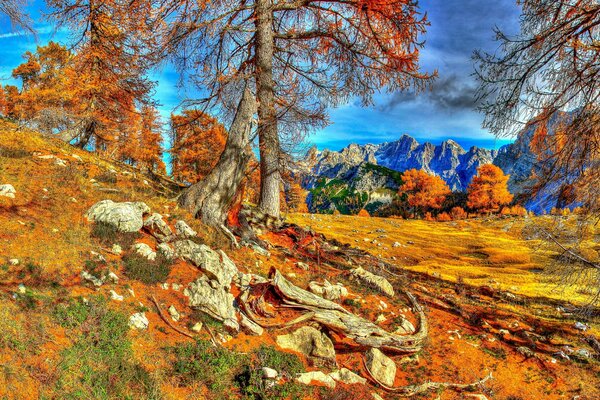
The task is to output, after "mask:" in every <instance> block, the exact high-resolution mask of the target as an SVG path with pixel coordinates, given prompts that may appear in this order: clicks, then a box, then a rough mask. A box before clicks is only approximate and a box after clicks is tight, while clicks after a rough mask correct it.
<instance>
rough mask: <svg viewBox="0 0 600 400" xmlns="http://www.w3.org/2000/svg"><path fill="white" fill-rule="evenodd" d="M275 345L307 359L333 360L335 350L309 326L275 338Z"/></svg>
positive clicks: (328, 340)
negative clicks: (295, 352)
mask: <svg viewBox="0 0 600 400" xmlns="http://www.w3.org/2000/svg"><path fill="white" fill-rule="evenodd" d="M277 344H278V345H279V347H282V348H284V349H288V350H293V351H297V352H298V353H301V354H304V355H305V356H308V357H316V358H323V359H327V360H335V349H334V348H333V343H332V342H331V339H329V337H328V336H327V335H325V334H324V333H322V332H321V331H319V330H317V329H315V328H313V327H311V326H303V327H301V328H299V329H298V330H296V331H295V332H292V333H290V334H288V335H281V336H277Z"/></svg>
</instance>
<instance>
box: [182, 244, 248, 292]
mask: <svg viewBox="0 0 600 400" xmlns="http://www.w3.org/2000/svg"><path fill="white" fill-rule="evenodd" d="M173 245H174V247H175V255H176V256H177V257H181V258H183V259H184V260H186V261H189V262H191V263H192V264H194V265H195V266H196V267H198V268H200V269H201V270H202V271H203V272H204V273H206V274H207V275H208V276H209V277H210V278H211V279H215V280H216V281H217V282H219V283H220V284H221V285H222V286H223V287H226V288H227V289H229V286H230V285H231V281H232V280H233V277H234V276H236V275H237V274H238V272H239V271H238V269H237V267H236V266H235V264H234V263H233V261H231V259H230V258H229V257H228V256H227V254H225V253H224V252H223V251H219V252H216V251H214V250H212V249H211V248H210V247H208V246H207V245H204V244H197V243H194V242H192V241H191V240H180V241H177V242H175V243H174V244H173Z"/></svg>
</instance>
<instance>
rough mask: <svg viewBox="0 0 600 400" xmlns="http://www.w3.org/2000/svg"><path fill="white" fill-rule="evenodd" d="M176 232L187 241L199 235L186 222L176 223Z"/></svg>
mask: <svg viewBox="0 0 600 400" xmlns="http://www.w3.org/2000/svg"><path fill="white" fill-rule="evenodd" d="M175 232H176V233H177V236H179V237H181V238H184V239H187V238H191V237H195V236H197V235H198V233H196V231H195V230H193V229H192V228H190V226H189V225H188V224H187V223H186V222H185V221H177V222H176V223H175Z"/></svg>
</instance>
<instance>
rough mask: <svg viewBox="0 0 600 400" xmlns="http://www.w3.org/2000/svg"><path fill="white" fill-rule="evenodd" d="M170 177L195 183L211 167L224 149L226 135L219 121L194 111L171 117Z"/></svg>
mask: <svg viewBox="0 0 600 400" xmlns="http://www.w3.org/2000/svg"><path fill="white" fill-rule="evenodd" d="M170 135H171V143H172V144H171V149H170V153H171V162H172V166H173V177H174V178H175V179H177V180H178V181H181V182H186V183H196V182H198V181H199V180H201V179H203V178H204V177H206V176H207V175H208V174H209V173H210V171H211V170H212V169H213V168H214V167H215V165H216V164H217V162H218V160H219V156H220V154H221V153H222V152H223V149H224V148H225V142H226V141H227V131H226V130H225V127H224V126H223V125H222V124H221V123H219V121H218V120H217V119H216V118H214V117H212V116H210V115H209V114H206V113H205V112H203V111H201V110H197V109H190V110H184V111H183V112H182V114H181V115H175V114H173V115H171V131H170Z"/></svg>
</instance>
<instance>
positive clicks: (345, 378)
mask: <svg viewBox="0 0 600 400" xmlns="http://www.w3.org/2000/svg"><path fill="white" fill-rule="evenodd" d="M329 376H330V377H332V378H333V379H334V380H336V381H338V382H342V383H345V384H347V385H354V384H357V383H358V384H361V385H364V384H366V383H367V380H366V379H365V378H363V377H362V376H360V375H357V374H355V373H354V372H352V371H350V370H349V369H347V368H342V369H339V370H337V371H334V372H332V373H330V374H329Z"/></svg>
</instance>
